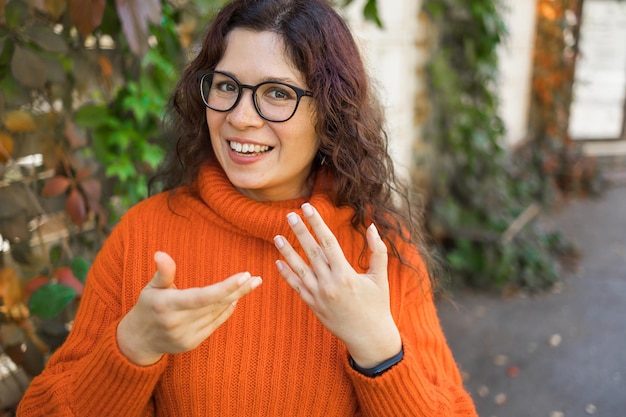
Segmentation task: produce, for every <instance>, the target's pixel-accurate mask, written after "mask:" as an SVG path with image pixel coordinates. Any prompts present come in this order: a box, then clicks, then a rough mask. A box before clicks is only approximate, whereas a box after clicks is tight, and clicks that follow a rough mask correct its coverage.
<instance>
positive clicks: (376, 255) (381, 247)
mask: <svg viewBox="0 0 626 417" xmlns="http://www.w3.org/2000/svg"><path fill="white" fill-rule="evenodd" d="M366 237H367V245H368V247H369V248H370V251H372V254H371V256H370V268H369V271H368V273H369V274H373V275H374V276H375V277H377V278H380V277H387V263H388V254H387V245H385V242H383V240H382V238H381V237H380V234H379V233H378V229H377V228H376V225H374V223H372V224H371V225H370V227H368V228H367V232H366Z"/></svg>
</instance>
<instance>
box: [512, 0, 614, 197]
mask: <svg viewBox="0 0 626 417" xmlns="http://www.w3.org/2000/svg"><path fill="white" fill-rule="evenodd" d="M536 4H537V9H536V16H537V24H536V38H535V45H534V55H533V79H532V87H531V104H530V117H529V135H528V140H527V141H526V142H524V143H522V144H521V146H519V148H518V149H517V156H518V159H522V160H525V161H528V163H530V164H531V165H532V166H533V167H534V169H531V170H525V171H524V172H521V171H520V175H524V177H525V180H526V182H527V183H531V184H534V185H535V187H536V188H535V190H534V193H535V194H536V198H537V199H539V200H541V201H543V202H544V203H547V204H549V203H551V202H552V201H553V200H554V198H556V197H558V196H559V195H572V194H574V195H581V194H582V195H589V194H598V193H599V192H601V191H602V189H603V188H604V180H603V176H602V172H601V171H600V170H599V168H598V166H597V164H596V161H595V159H593V158H591V157H587V156H585V155H584V154H583V152H582V148H581V146H580V145H578V144H576V143H575V142H574V141H573V140H572V138H571V136H570V135H569V133H568V125H569V113H570V106H571V104H572V98H573V97H572V91H573V84H574V69H575V62H576V57H577V55H578V41H577V40H578V38H579V36H578V32H579V29H580V17H581V12H582V0H537V3H536Z"/></svg>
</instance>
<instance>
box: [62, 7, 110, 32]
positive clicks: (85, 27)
mask: <svg viewBox="0 0 626 417" xmlns="http://www.w3.org/2000/svg"><path fill="white" fill-rule="evenodd" d="M104 6H105V0H70V15H71V16H72V21H73V22H74V24H75V25H76V29H78V32H79V33H80V34H81V35H83V37H85V38H86V37H87V36H89V35H90V34H91V32H93V30H94V29H95V28H97V27H98V26H100V23H102V15H103V14H104Z"/></svg>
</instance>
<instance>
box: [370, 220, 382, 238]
mask: <svg viewBox="0 0 626 417" xmlns="http://www.w3.org/2000/svg"><path fill="white" fill-rule="evenodd" d="M370 229H372V231H374V232H376V234H377V235H378V236H380V234H379V233H378V228H377V227H376V225H375V224H374V223H372V224H370Z"/></svg>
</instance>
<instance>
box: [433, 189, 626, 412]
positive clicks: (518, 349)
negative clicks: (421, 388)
mask: <svg viewBox="0 0 626 417" xmlns="http://www.w3.org/2000/svg"><path fill="white" fill-rule="evenodd" d="M549 220H550V222H551V223H552V224H553V225H554V226H555V227H557V228H559V229H560V230H561V231H562V232H563V234H564V236H565V237H567V238H569V239H571V240H573V241H574V242H576V243H577V244H578V247H579V248H580V249H581V250H582V254H583V257H582V258H581V260H580V261H579V263H578V266H577V268H576V270H575V271H574V272H571V273H567V274H566V275H565V277H564V279H563V282H562V285H560V286H558V287H557V288H556V289H555V291H552V292H550V293H547V294H542V295H539V296H533V297H528V296H526V297H524V296H515V297H513V298H507V299H503V298H499V297H497V296H493V295H486V294H480V293H472V292H469V291H463V292H461V293H458V294H455V295H454V297H453V300H454V301H455V302H456V304H457V305H456V306H454V305H452V304H451V303H449V302H441V303H440V304H439V311H440V317H441V321H442V326H443V328H444V331H445V333H446V335H447V337H448V341H449V343H450V346H451V348H452V350H453V353H454V355H455V357H456V359H457V361H458V363H459V365H460V367H461V369H462V371H463V373H464V375H465V377H466V387H467V389H468V391H469V392H470V393H471V395H472V397H473V398H474V401H475V403H476V406H477V409H478V413H479V415H480V416H481V417H579V416H580V417H583V416H589V415H595V416H602V417H626V186H624V184H619V185H618V186H614V187H612V188H611V189H609V190H608V191H607V192H606V193H605V194H604V195H603V196H602V198H601V199H598V200H576V201H572V202H569V203H567V204H566V205H565V206H564V207H562V208H561V209H559V210H556V211H555V212H554V213H552V214H551V215H550V219H549Z"/></svg>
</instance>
